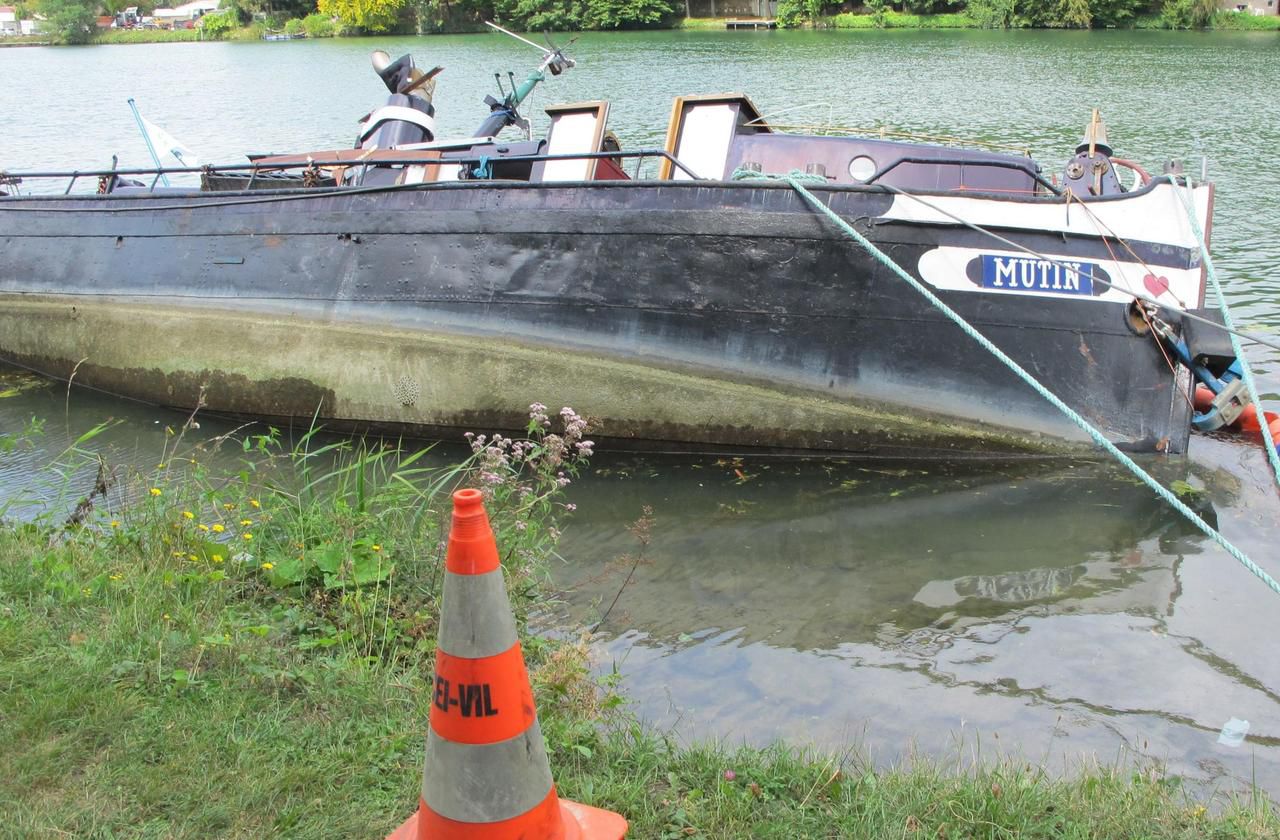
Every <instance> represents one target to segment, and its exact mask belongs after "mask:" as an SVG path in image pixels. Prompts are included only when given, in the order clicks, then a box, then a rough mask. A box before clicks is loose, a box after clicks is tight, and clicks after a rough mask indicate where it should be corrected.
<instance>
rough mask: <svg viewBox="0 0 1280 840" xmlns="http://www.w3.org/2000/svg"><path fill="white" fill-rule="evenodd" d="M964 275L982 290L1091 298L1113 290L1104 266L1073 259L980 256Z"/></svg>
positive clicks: (968, 264) (972, 259) (1009, 255)
mask: <svg viewBox="0 0 1280 840" xmlns="http://www.w3.org/2000/svg"><path fill="white" fill-rule="evenodd" d="M965 276H966V277H967V278H968V280H969V282H970V283H972V284H973V285H974V286H978V287H980V288H981V289H982V290H983V291H993V292H1014V293H1017V294H1024V295H1026V294H1031V295H1053V296H1055V297H1063V296H1066V297H1084V298H1092V297H1098V296H1099V295H1104V294H1106V292H1107V290H1108V289H1109V288H1110V287H1111V275H1110V274H1109V273H1108V272H1107V270H1106V269H1104V268H1103V267H1102V266H1100V265H1098V264H1097V263H1094V262H1087V261H1085V260H1078V259H1070V258H1068V259H1062V258H1058V259H1054V260H1042V259H1039V258H1038V257H1030V256H1015V255H1011V254H977V255H975V256H974V257H972V258H971V259H970V260H969V261H968V263H967V264H966V265H965Z"/></svg>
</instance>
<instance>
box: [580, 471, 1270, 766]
mask: <svg viewBox="0 0 1280 840" xmlns="http://www.w3.org/2000/svg"><path fill="white" fill-rule="evenodd" d="M1163 468H1165V469H1174V470H1178V469H1181V471H1182V473H1183V474H1182V475H1181V477H1182V478H1186V479H1188V480H1190V481H1192V482H1193V483H1195V484H1197V485H1198V486H1205V487H1208V488H1211V491H1210V492H1208V493H1206V494H1205V496H1202V497H1201V500H1200V505H1201V509H1202V512H1203V513H1205V514H1210V515H1211V514H1214V513H1215V512H1216V511H1215V510H1214V509H1213V508H1212V506H1211V505H1209V504H1208V502H1207V501H1206V498H1207V497H1212V498H1213V500H1214V502H1215V504H1217V505H1220V506H1221V507H1223V508H1224V509H1226V510H1227V511H1228V513H1229V514H1230V515H1231V516H1232V517H1234V513H1233V512H1234V511H1237V510H1238V509H1239V508H1241V507H1244V508H1248V507H1250V506H1251V505H1252V504H1253V503H1254V502H1255V501H1257V500H1258V499H1257V493H1256V491H1252V490H1249V489H1248V488H1247V487H1245V486H1243V485H1242V484H1241V482H1240V480H1239V477H1238V476H1234V477H1233V476H1232V475H1231V474H1230V473H1229V472H1228V471H1224V470H1223V469H1222V468H1221V466H1215V467H1212V468H1211V467H1206V466H1204V465H1202V464H1197V463H1194V462H1192V463H1184V464H1183V465H1182V467H1181V468H1179V467H1177V466H1176V465H1168V464H1166V465H1163ZM602 472H603V475H597V476H595V477H593V478H591V479H590V480H588V481H587V482H585V483H584V484H582V485H580V486H578V487H577V489H576V492H577V493H578V494H579V495H580V497H581V499H582V500H583V501H582V503H581V506H580V509H579V516H578V518H577V519H576V521H575V522H574V524H573V527H572V528H571V529H570V530H569V532H568V536H567V537H566V541H565V543H564V545H563V553H564V556H565V558H566V561H567V562H566V563H565V564H564V565H563V566H562V567H558V568H557V571H556V580H557V582H558V583H559V584H561V585H562V586H563V587H564V590H565V595H564V598H565V611H566V612H567V613H568V615H569V616H571V617H573V618H576V619H579V620H583V621H586V622H588V623H592V622H596V621H599V620H600V617H601V615H602V614H603V613H605V612H606V611H607V610H608V608H609V605H610V604H611V602H612V601H613V599H614V598H615V596H616V597H617V604H616V606H614V607H613V608H612V610H611V611H608V615H607V618H606V620H605V621H604V622H603V624H601V626H600V628H599V632H598V633H597V634H596V636H595V640H596V641H595V645H596V651H597V653H598V655H599V659H600V667H601V668H603V669H606V670H607V669H608V668H610V667H614V666H615V665H616V666H617V667H619V668H620V670H621V672H622V674H623V676H624V690H625V693H626V694H627V695H628V696H629V697H631V698H632V699H633V700H634V701H635V703H636V708H637V710H638V711H639V712H640V714H641V715H642V716H643V717H645V718H646V719H647V720H649V721H650V722H651V723H652V724H653V725H655V726H658V727H661V728H669V729H671V730H673V731H674V732H676V733H677V734H679V735H681V736H690V737H706V736H712V737H721V738H727V739H729V740H730V741H741V740H745V741H749V742H753V743H766V742H768V741H771V740H773V739H776V738H779V737H781V738H786V739H788V740H790V741H791V742H792V743H800V744H814V745H817V746H819V747H820V748H822V749H824V750H832V749H840V748H841V747H843V746H845V745H857V746H859V747H860V748H863V749H866V750H868V751H870V752H871V754H872V755H873V756H874V757H876V758H878V759H879V760H880V761H882V762H885V763H888V762H893V761H896V760H899V759H901V758H902V756H904V755H906V754H909V752H910V751H911V750H919V751H922V752H925V753H929V754H933V755H935V756H953V755H955V754H956V751H957V749H958V746H959V745H963V746H964V750H965V751H966V754H967V755H968V754H969V752H968V751H970V750H972V749H973V748H974V745H975V744H976V743H978V741H980V740H981V741H982V742H983V743H985V744H986V747H985V749H987V750H992V749H994V750H995V751H996V752H1000V753H1008V752H1012V753H1013V754H1015V755H1018V756H1021V757H1026V758H1028V759H1033V760H1037V761H1042V760H1044V761H1048V762H1049V764H1050V766H1051V767H1054V768H1056V769H1062V768H1064V767H1066V766H1073V762H1075V761H1078V760H1079V759H1080V758H1081V757H1089V758H1101V759H1102V760H1111V759H1113V758H1115V756H1116V755H1117V751H1118V750H1120V749H1122V748H1123V749H1124V750H1126V751H1128V752H1129V753H1132V754H1136V755H1142V756H1146V757H1148V758H1153V759H1157V760H1160V761H1163V762H1166V763H1167V764H1168V766H1169V767H1170V769H1171V771H1172V772H1177V773H1182V774H1185V775H1187V776H1189V777H1191V778H1195V779H1204V780H1215V779H1220V777H1223V776H1235V777H1236V778H1240V779H1244V778H1249V776H1250V774H1251V773H1256V774H1257V776H1258V778H1259V779H1260V780H1262V781H1264V784H1267V783H1271V782H1274V781H1276V780H1280V755H1276V754H1273V749H1274V742H1273V738H1274V737H1275V736H1277V735H1278V734H1280V733H1277V732H1275V731H1274V727H1273V726H1272V725H1271V723H1270V721H1273V720H1275V719H1276V712H1277V711H1278V709H1277V695H1276V693H1275V691H1274V690H1273V689H1271V688H1269V687H1268V686H1270V685H1274V684H1275V683H1276V682H1277V677H1280V673H1277V671H1276V669H1275V668H1274V667H1266V666H1262V667H1261V668H1258V667H1257V666H1258V663H1257V662H1256V660H1253V661H1251V662H1250V665H1249V666H1248V667H1242V666H1241V665H1239V664H1235V662H1234V653H1235V651H1233V654H1232V655H1231V656H1223V655H1221V654H1219V653H1217V652H1215V650H1214V649H1213V647H1211V646H1210V645H1208V644H1206V643H1205V642H1203V641H1202V640H1201V639H1200V638H1198V635H1197V634H1198V633H1199V631H1200V628H1201V624H1200V623H1201V622H1202V621H1204V619H1205V610H1206V607H1207V606H1208V604H1207V602H1208V601H1212V600H1214V599H1215V598H1216V595H1215V594H1214V593H1212V592H1209V591H1206V589H1205V587H1204V584H1203V582H1202V581H1200V580H1199V578H1200V577H1201V576H1202V575H1203V573H1204V571H1205V568H1206V566H1208V567H1211V568H1212V569H1213V570H1214V572H1213V573H1215V574H1217V575H1219V576H1222V577H1223V578H1224V579H1226V578H1229V579H1230V583H1229V584H1224V586H1226V587H1231V588H1232V592H1233V593H1235V589H1234V587H1243V588H1244V589H1243V590H1242V591H1244V592H1245V598H1246V600H1248V601H1250V602H1252V601H1254V600H1257V602H1258V603H1259V604H1260V605H1264V606H1266V607H1271V605H1270V602H1269V601H1264V600H1260V599H1261V597H1262V596H1261V595H1260V594H1259V591H1262V590H1261V588H1260V587H1257V586H1256V582H1252V581H1250V580H1249V579H1248V578H1244V577H1243V576H1233V574H1232V573H1233V572H1234V569H1230V567H1226V566H1224V563H1223V560H1222V556H1223V555H1221V553H1220V552H1219V551H1218V550H1217V549H1216V547H1213V546H1211V545H1209V544H1207V542H1206V540H1205V538H1204V537H1203V536H1202V535H1200V534H1199V532H1194V531H1192V530H1190V526H1188V525H1186V524H1185V523H1184V522H1183V521H1182V520H1181V518H1180V517H1179V516H1178V515H1177V514H1176V513H1174V512H1172V511H1171V510H1169V509H1168V508H1167V506H1165V505H1164V503H1163V502H1161V501H1159V500H1158V499H1157V498H1156V497H1155V496H1154V495H1153V494H1152V493H1151V492H1150V491H1149V490H1147V489H1146V488H1144V487H1142V486H1141V485H1138V484H1136V483H1134V482H1133V481H1131V480H1130V479H1128V478H1127V477H1125V476H1123V475H1121V474H1119V473H1117V472H1116V471H1115V470H1114V469H1112V468H1110V467H1109V466H1106V465H1098V464H1087V463H1074V464H1059V465H1056V466H1051V467H1045V466H1043V465H1042V466H1039V467H1022V468H1017V469H1005V468H1002V469H1001V470H999V471H992V470H985V471H984V470H975V469H973V468H972V467H967V468H931V469H927V470H926V469H920V468H918V467H904V468H896V467H892V466H884V465H865V464H863V465H858V464H830V463H828V464H776V463H753V462H751V461H724V460H721V461H707V462H701V463H690V462H665V461H656V460H646V461H639V460H633V461H622V462H619V463H617V464H614V465H612V466H605V468H604V469H603V471H602ZM1175 477H1179V476H1177V475H1165V476H1164V478H1165V480H1170V479H1172V478H1175ZM1263 493H1265V490H1264V491H1263ZM1241 494H1244V495H1246V496H1248V497H1249V498H1248V499H1244V500H1242V498H1241ZM643 505H651V506H652V507H653V509H654V514H653V518H654V525H653V528H652V532H651V533H652V537H651V541H650V542H649V544H648V545H647V546H644V547H643V548H642V547H641V546H639V545H637V544H636V542H635V540H634V538H633V537H632V536H631V535H629V534H628V533H627V532H626V531H625V530H624V529H622V528H620V527H619V525H618V523H621V522H624V521H626V520H628V519H634V518H635V517H636V516H638V515H639V513H640V510H641V507H642V506H643ZM611 526H612V527H611ZM1270 533H1271V536H1274V529H1272V531H1271V532H1270ZM1258 538H1259V539H1260V540H1262V542H1263V544H1264V545H1265V543H1266V540H1268V539H1269V538H1270V537H1268V535H1267V533H1264V534H1262V535H1260V536H1259V537H1258ZM1252 548H1253V549H1254V550H1256V548H1257V546H1256V545H1255V546H1253V547H1252ZM1247 550H1248V547H1247ZM637 559H638V560H639V562H638V563H635V564H634V566H635V567H634V572H632V566H633V562H634V561H635V560H637ZM1188 566H1190V567H1192V568H1191V575H1192V577H1194V578H1196V579H1197V588H1196V589H1195V591H1188V590H1187V588H1186V587H1185V585H1184V578H1185V577H1186V575H1187V573H1188V572H1187V568H1188ZM1224 568H1225V569H1227V570H1228V571H1226V572H1224ZM629 574H630V575H631V577H630V582H629V583H627V584H626V585H624V582H625V581H627V580H628V575H629ZM1266 597H1272V596H1270V595H1269V593H1268V594H1267V596H1266ZM1219 618H1221V616H1219ZM1189 631H1190V632H1189ZM1249 668H1255V669H1256V670H1253V671H1251V670H1249ZM1233 715H1234V716H1238V717H1243V718H1247V719H1249V720H1251V721H1253V730H1252V732H1251V735H1250V738H1249V741H1248V747H1247V748H1246V749H1242V750H1236V751H1232V750H1230V749H1229V748H1226V747H1221V746H1219V745H1217V744H1216V737H1217V731H1218V729H1219V728H1220V727H1221V725H1222V723H1223V722H1225V721H1226V720H1227V718H1228V717H1230V716H1233ZM1251 716H1252V717H1251ZM978 733H981V734H978Z"/></svg>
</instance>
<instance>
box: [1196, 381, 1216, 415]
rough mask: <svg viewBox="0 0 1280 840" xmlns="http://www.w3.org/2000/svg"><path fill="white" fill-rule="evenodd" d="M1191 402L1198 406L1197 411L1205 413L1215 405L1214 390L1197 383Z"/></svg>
mask: <svg viewBox="0 0 1280 840" xmlns="http://www.w3.org/2000/svg"><path fill="white" fill-rule="evenodd" d="M1191 402H1192V404H1193V405H1194V406H1195V407H1196V411H1198V412H1200V413H1201V414H1203V413H1204V412H1206V411H1208V410H1209V408H1210V407H1211V406H1212V405H1213V391H1210V390H1209V386H1207V385H1197V386H1196V392H1195V395H1194V397H1193V398H1192V401H1191Z"/></svg>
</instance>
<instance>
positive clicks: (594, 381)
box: [0, 183, 1193, 455]
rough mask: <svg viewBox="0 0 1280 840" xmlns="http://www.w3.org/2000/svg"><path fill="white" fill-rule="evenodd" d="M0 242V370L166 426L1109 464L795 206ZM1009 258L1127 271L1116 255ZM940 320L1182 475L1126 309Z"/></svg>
mask: <svg viewBox="0 0 1280 840" xmlns="http://www.w3.org/2000/svg"><path fill="white" fill-rule="evenodd" d="M818 193H819V194H821V195H825V197H826V198H827V200H828V201H829V202H830V204H831V206H832V207H833V209H835V210H836V211H837V212H838V213H840V214H841V215H842V216H844V217H845V218H846V219H850V220H852V221H854V223H855V225H856V226H857V227H858V228H859V229H860V230H863V231H865V232H866V233H867V235H868V236H870V237H871V238H872V239H873V240H874V241H875V242H877V243H878V244H879V245H880V246H881V247H882V248H884V249H885V250H886V251H887V252H888V253H889V254H890V255H891V256H892V257H893V258H894V259H895V260H896V261H898V262H899V263H900V264H901V265H903V266H904V267H906V268H907V269H908V270H909V271H911V272H912V273H913V274H918V272H917V270H916V265H917V263H918V260H919V258H920V256H921V255H922V254H924V253H925V252H927V251H929V250H930V249H932V248H935V247H937V246H938V245H939V244H947V245H964V246H968V247H983V245H984V243H982V242H981V241H980V240H981V237H980V235H979V234H977V233H974V232H972V231H968V230H965V229H963V228H959V227H956V226H948V225H925V224H915V223H910V222H903V221H889V220H886V219H883V218H880V217H881V216H883V214H884V212H885V210H886V209H887V208H888V206H889V203H890V199H891V197H890V196H889V195H887V194H884V193H881V192H877V191H874V190H859V189H833V190H830V191H822V190H819V191H818ZM0 224H2V225H3V227H2V228H0V248H2V249H3V252H4V254H5V265H4V267H3V268H0V300H3V301H4V302H5V304H6V305H5V307H4V313H3V314H0V353H2V354H3V355H4V356H5V357H7V358H9V359H10V360H12V361H16V362H18V363H19V364H22V365H26V366H29V367H32V368H34V369H37V370H39V371H41V372H43V373H45V374H48V375H50V376H55V377H60V378H68V377H70V375H71V372H72V370H73V368H74V369H75V380H76V381H77V382H79V383H81V384H85V385H89V386H92V387H99V388H103V389H106V390H110V391H113V392H118V393H121V394H124V395H126V396H130V397H135V398H139V399H143V400H149V401H153V402H157V403H161V404H165V405H173V406H177V407H190V406H193V405H195V404H196V402H197V400H198V399H201V398H202V399H203V402H204V404H205V406H206V407H207V408H208V409H209V410H211V411H221V412H232V413H240V414H251V415H258V416H266V417H274V418H283V417H295V418H301V419H304V420H309V419H310V418H311V417H313V416H316V415H317V414H318V416H319V417H320V418H321V419H322V420H332V421H335V422H340V423H343V424H347V425H369V426H373V427H378V428H395V429H400V430H405V431H409V432H417V433H422V432H424V431H433V432H435V431H439V430H440V429H448V428H463V429H474V430H477V431H478V430H484V429H489V428H505V429H518V428H521V427H522V426H523V425H524V412H523V409H524V407H525V406H526V405H527V404H528V403H530V402H533V401H541V402H546V403H548V404H552V405H553V407H555V406H556V405H558V404H572V405H573V406H574V407H575V408H576V409H578V410H579V411H581V412H584V413H586V414H588V415H591V416H593V417H596V418H598V419H599V421H600V426H599V429H600V432H599V433H600V434H601V435H602V436H605V437H608V438H610V439H617V440H630V441H634V442H637V443H638V442H646V443H648V444H650V445H659V446H665V445H668V444H674V445H680V446H685V447H695V448H708V447H714V446H726V447H764V448H769V449H785V450H791V451H815V450H816V451H838V452H845V453H868V454H890V455H910V454H920V455H925V454H929V455H932V454H937V453H939V452H942V453H950V454H954V455H960V454H963V453H983V454H986V455H999V454H1004V455H1018V454H1039V453H1055V452H1079V451H1081V450H1083V449H1085V448H1087V446H1088V443H1087V439H1086V438H1084V437H1083V435H1082V434H1081V433H1079V432H1078V431H1077V430H1076V429H1075V428H1074V427H1073V426H1071V425H1070V424H1069V423H1068V421H1066V420H1065V418H1063V417H1062V416H1061V415H1060V414H1059V413H1058V412H1057V411H1056V410H1055V409H1053V408H1052V407H1051V406H1050V405H1049V404H1048V403H1047V402H1045V401H1044V400H1043V399H1042V398H1041V397H1039V396H1038V395H1036V394H1035V393H1034V392H1033V391H1032V390H1031V389H1030V388H1028V387H1027V386H1026V385H1025V384H1024V383H1022V382H1021V381H1019V380H1017V379H1016V378H1015V377H1014V376H1013V374H1012V373H1011V372H1009V371H1008V370H1007V369H1005V368H1004V367H1003V366H1002V365H1001V364H999V363H998V362H997V361H996V360H994V359H993V358H991V357H990V356H989V355H988V354H987V353H986V352H985V351H984V350H982V349H981V348H980V347H979V346H978V345H977V344H976V343H974V342H973V341H972V339H970V338H968V337H967V336H965V335H964V334H963V333H962V332H961V331H960V330H959V329H958V328H957V327H955V326H954V325H952V324H951V323H950V322H948V321H946V320H945V319H944V318H943V316H942V315H941V313H939V312H938V311H937V310H936V309H934V308H933V307H932V306H931V305H930V304H929V303H928V302H926V301H925V300H924V299H923V298H922V297H920V296H919V295H918V294H917V293H916V292H914V291H913V290H911V289H910V288H908V287H907V286H906V285H905V284H904V283H902V281H901V280H900V279H899V278H897V277H895V276H893V274H892V273H891V272H889V271H888V270H886V269H885V268H883V267H882V266H880V265H879V264H878V263H875V262H874V261H873V260H871V258H870V257H869V256H868V255H867V254H866V253H865V252H863V251H862V250H861V249H860V248H859V247H858V246H857V245H856V244H855V243H853V242H850V241H849V240H847V239H845V238H843V237H842V235H841V234H840V233H839V232H838V231H836V230H834V228H832V226H830V225H829V224H828V223H826V222H825V221H824V220H822V219H821V218H820V217H818V216H817V215H815V214H814V213H813V212H812V211H811V210H809V209H808V208H807V207H805V205H804V204H803V202H802V200H801V199H800V197H799V196H798V195H797V194H796V193H795V192H794V191H792V190H790V189H789V188H786V187H784V186H780V185H759V184H755V185H745V184H713V185H705V184H696V183H628V184H593V185H590V186H587V185H564V186H548V185H527V184H474V183H467V184H456V185H436V186H433V187H429V188H424V189H416V190H401V191H383V192H369V193H360V192H355V191H342V190H334V191H323V190H321V191H315V190H312V191H307V192H301V191H299V192H298V193H295V194H289V195H285V194H280V195H272V196H264V195H263V194H262V193H254V194H244V195H236V194H227V193H220V194H216V195H209V194H194V193H193V194H192V195H190V196H187V197H181V196H165V197H137V198H113V197H103V198H91V197H76V198H73V197H67V198H24V199H19V200H14V199H7V200H3V201H0ZM1001 232H1002V233H1004V234H1006V235H1009V236H1011V237H1013V238H1015V239H1017V240H1018V241H1020V242H1022V243H1023V244H1025V245H1027V246H1029V247H1032V248H1037V249H1044V250H1051V251H1053V252H1054V253H1067V254H1070V255H1072V256H1073V257H1078V258H1081V259H1094V260H1102V259H1105V258H1106V255H1107V251H1106V244H1105V243H1103V242H1102V241H1100V240H1097V239H1093V238H1090V237H1075V236H1063V235H1061V234H1049V233H1030V232H1026V231H1009V230H1004V231H1001ZM1138 247H1139V248H1141V243H1138ZM1146 257H1147V258H1148V259H1150V260H1152V261H1153V262H1154V263H1155V264H1157V265H1159V264H1161V263H1160V260H1164V261H1165V264H1168V265H1170V266H1173V267H1179V268H1186V267H1187V265H1188V263H1189V261H1191V260H1192V259H1193V257H1192V256H1191V255H1189V254H1187V253H1185V252H1183V251H1182V250H1181V249H1176V248H1169V247H1164V248H1157V249H1151V250H1150V253H1147V254H1146ZM939 294H940V296H941V297H942V298H943V299H944V300H945V301H946V302H947V303H948V304H949V305H951V306H952V307H953V308H954V309H956V310H957V311H958V312H959V313H960V314H961V315H962V316H964V317H965V318H966V319H968V320H969V321H970V322H971V323H972V324H974V325H975V326H976V327H978V329H980V330H981V331H982V332H984V333H985V334H986V335H987V336H988V337H990V338H991V339H992V340H993V341H994V342H995V343H996V344H997V345H998V346H1000V347H1001V348H1002V349H1004V350H1005V351H1006V352H1007V353H1008V354H1009V355H1010V356H1012V357H1013V358H1014V359H1015V360H1017V361H1018V362H1019V363H1021V364H1022V365H1023V366H1024V367H1025V368H1026V369H1027V370H1029V371H1030V372H1031V373H1033V374H1034V375H1035V376H1037V377H1038V378H1039V379H1040V381H1041V382H1043V383H1044V384H1045V385H1046V386H1048V387H1049V388H1050V389H1051V390H1053V391H1054V392H1055V393H1057V394H1058V395H1059V396H1060V397H1061V398H1062V399H1063V400H1065V401H1066V402H1067V403H1068V404H1069V405H1071V406H1072V407H1074V408H1075V409H1076V410H1077V411H1079V412H1080V413H1082V414H1083V415H1084V416H1085V417H1087V418H1088V419H1089V420H1091V421H1092V422H1093V423H1095V424H1096V425H1097V426H1098V427H1099V428H1100V429H1102V430H1103V431H1104V433H1106V434H1107V436H1108V437H1109V438H1111V439H1112V440H1113V441H1115V442H1116V443H1117V444H1118V445H1120V446H1121V447H1122V448H1125V449H1129V450H1136V451H1167V452H1174V453H1177V452H1182V451H1185V448H1186V444H1187V439H1188V434H1189V431H1188V424H1189V414H1190V406H1189V404H1188V402H1187V401H1186V399H1185V393H1186V388H1187V382H1186V380H1185V378H1181V377H1178V376H1177V375H1175V374H1174V373H1171V371H1170V369H1169V367H1168V365H1167V363H1166V361H1165V359H1164V358H1163V357H1162V356H1161V354H1160V352H1159V350H1158V348H1157V347H1156V346H1155V345H1154V343H1153V342H1152V340H1151V339H1150V338H1149V337H1146V338H1144V337H1140V336H1138V335H1136V334H1135V333H1134V332H1133V331H1131V330H1130V329H1129V327H1128V325H1127V322H1126V321H1127V318H1126V311H1125V309H1126V307H1125V306H1124V305H1123V304H1119V303H1113V302H1104V301H1098V300H1089V299H1081V300H1075V299H1061V298H1044V297H1035V296H1019V295H992V294H984V293H975V292H954V291H952V292H948V291H940V292H939ZM77 365H78V367H77ZM202 392H203V397H201V393H202Z"/></svg>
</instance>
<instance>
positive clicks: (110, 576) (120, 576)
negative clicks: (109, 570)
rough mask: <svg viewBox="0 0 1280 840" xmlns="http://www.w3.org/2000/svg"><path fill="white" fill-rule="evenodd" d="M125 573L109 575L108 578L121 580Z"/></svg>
mask: <svg viewBox="0 0 1280 840" xmlns="http://www.w3.org/2000/svg"><path fill="white" fill-rule="evenodd" d="M123 577H124V575H107V580H120V579H121V578H123Z"/></svg>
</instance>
